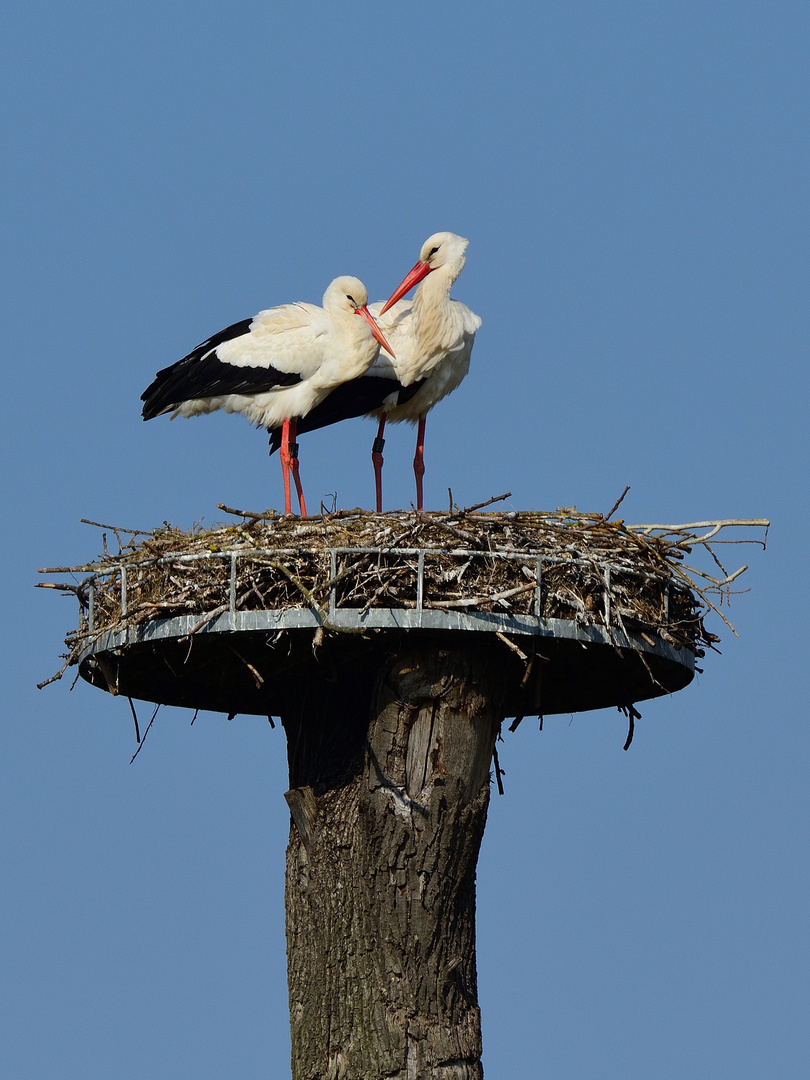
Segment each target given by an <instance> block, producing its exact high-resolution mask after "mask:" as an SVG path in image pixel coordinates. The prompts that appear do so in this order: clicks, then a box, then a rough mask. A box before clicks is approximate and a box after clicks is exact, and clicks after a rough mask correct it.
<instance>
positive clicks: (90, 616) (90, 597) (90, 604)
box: [87, 574, 96, 634]
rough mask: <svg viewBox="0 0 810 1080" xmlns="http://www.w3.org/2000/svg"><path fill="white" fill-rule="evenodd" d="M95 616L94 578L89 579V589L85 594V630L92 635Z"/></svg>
mask: <svg viewBox="0 0 810 1080" xmlns="http://www.w3.org/2000/svg"><path fill="white" fill-rule="evenodd" d="M95 615H96V576H95V574H93V576H92V577H91V578H90V588H89V589H88V592H87V630H88V632H89V633H91V634H92V633H93V630H94V629H95Z"/></svg>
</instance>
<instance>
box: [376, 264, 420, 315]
mask: <svg viewBox="0 0 810 1080" xmlns="http://www.w3.org/2000/svg"><path fill="white" fill-rule="evenodd" d="M432 269H433V268H432V267H431V266H428V264H427V263H426V262H422V261H421V260H420V261H419V262H418V263H417V264H416V266H415V267H414V268H413V270H411V272H410V273H409V274H408V276H407V277H406V278H405V279H404V280H403V282H402V284H401V285H400V286H399V288H398V289H395V291H394V292H393V293H392V294H391V296H390V298H389V299H388V300H386V301H385V303H384V304H383V306H382V309H381V310H380V314H381V315H384V314H385V313H386V311H388V309H389V308H390V307H392V306H393V305H394V304H395V303H396V302H397V300H401V299H402V297H403V296H404V295H405V293H406V292H408V290H409V289H412V288H413V287H414V285H418V284H419V282H420V281H421V280H422V278H423V277H427V275H428V274H429V273H430V271H431V270H432Z"/></svg>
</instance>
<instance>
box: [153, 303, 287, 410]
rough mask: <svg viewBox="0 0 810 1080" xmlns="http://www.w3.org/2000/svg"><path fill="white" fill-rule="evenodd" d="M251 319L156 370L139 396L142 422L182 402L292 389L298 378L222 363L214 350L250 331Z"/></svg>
mask: <svg viewBox="0 0 810 1080" xmlns="http://www.w3.org/2000/svg"><path fill="white" fill-rule="evenodd" d="M252 322H253V320H252V319H242V321H241V322H238V323H234V324H233V326H227V327H226V328H225V329H224V330H220V331H219V333H217V334H214V335H213V336H212V337H210V338H207V339H206V340H205V341H203V342H202V343H201V344H199V345H198V346H197V347H196V348H195V349H192V350H191V352H190V353H189V354H188V356H184V357H183V359H182V360H178V361H177V363H176V364H172V365H170V366H169V367H167V368H163V370H162V371H159V372H158V373H157V375H156V376H155V378H154V381H153V382H152V383H151V384H150V385H149V386H147V388H146V389H145V390H144V392H143V393H142V394H141V401H142V402H143V403H144V405H143V418H144V420H151V419H152V417H154V416H160V414H161V413H165V412H169V411H170V410H171V409H176V408H177V407H178V406H179V405H182V404H183V402H184V401H194V400H196V399H197V398H208V397H217V396H219V395H220V394H261V393H264V391H266V390H273V389H275V388H276V387H279V386H294V385H295V384H296V383H299V382H301V376H300V375H296V374H294V373H291V372H286V371H278V370H277V368H274V367H239V366H237V365H236V364H224V363H223V362H222V361H221V360H220V359H219V358H218V357H217V353H216V350H217V348H218V347H219V346H220V345H222V344H223V343H224V342H226V341H232V340H233V339H234V338H238V337H243V336H244V335H245V334H248V333H249V332H250V326H251V323H252Z"/></svg>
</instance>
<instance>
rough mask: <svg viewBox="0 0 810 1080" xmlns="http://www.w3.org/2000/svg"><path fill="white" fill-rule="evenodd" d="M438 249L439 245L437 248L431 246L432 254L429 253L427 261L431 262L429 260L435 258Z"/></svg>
mask: <svg viewBox="0 0 810 1080" xmlns="http://www.w3.org/2000/svg"><path fill="white" fill-rule="evenodd" d="M438 250H439V249H438V248H437V247H435V248H431V249H430V254H429V255H428V257H427V259H425V262H429V261H430V260H431V259H432V258H433V256H434V255H435V254H436V252H437V251H438Z"/></svg>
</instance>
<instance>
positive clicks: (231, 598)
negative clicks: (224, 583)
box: [228, 551, 238, 615]
mask: <svg viewBox="0 0 810 1080" xmlns="http://www.w3.org/2000/svg"><path fill="white" fill-rule="evenodd" d="M237 558H238V555H237V553H236V552H235V551H232V552H231V582H230V590H229V593H228V610H229V611H230V613H231V615H235V614H236V560H237Z"/></svg>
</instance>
